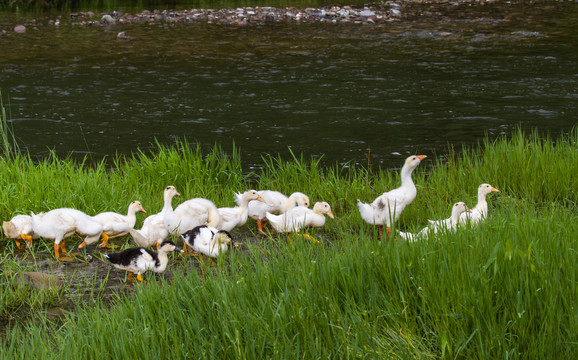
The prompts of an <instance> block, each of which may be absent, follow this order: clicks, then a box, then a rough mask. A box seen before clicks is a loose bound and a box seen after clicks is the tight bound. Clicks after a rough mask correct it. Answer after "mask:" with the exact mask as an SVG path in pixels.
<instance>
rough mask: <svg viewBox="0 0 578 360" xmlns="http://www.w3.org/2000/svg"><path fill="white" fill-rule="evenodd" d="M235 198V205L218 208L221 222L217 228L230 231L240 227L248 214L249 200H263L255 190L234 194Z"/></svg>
mask: <svg viewBox="0 0 578 360" xmlns="http://www.w3.org/2000/svg"><path fill="white" fill-rule="evenodd" d="M235 197H236V198H237V199H236V201H237V205H238V206H236V207H222V208H218V209H217V210H218V211H219V215H221V219H222V223H221V225H220V226H219V229H221V230H225V231H231V230H233V229H234V228H236V227H241V226H243V225H245V223H246V222H247V218H248V216H249V202H250V201H252V200H257V201H261V202H265V200H263V198H262V197H261V195H259V193H258V192H257V191H255V190H247V191H245V192H244V193H242V194H235Z"/></svg>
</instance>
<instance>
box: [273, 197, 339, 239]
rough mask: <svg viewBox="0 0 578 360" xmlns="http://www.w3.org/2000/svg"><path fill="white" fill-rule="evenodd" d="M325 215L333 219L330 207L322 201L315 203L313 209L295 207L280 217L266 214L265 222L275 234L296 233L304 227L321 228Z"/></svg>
mask: <svg viewBox="0 0 578 360" xmlns="http://www.w3.org/2000/svg"><path fill="white" fill-rule="evenodd" d="M324 214H325V215H327V216H329V217H330V218H332V219H334V218H335V217H334V216H333V213H332V212H331V207H330V206H329V204H328V203H326V202H324V201H319V202H316V203H315V205H314V206H313V209H309V208H307V207H305V206H297V207H294V208H292V209H289V210H287V211H286V212H285V213H283V214H281V215H274V214H271V213H270V212H268V213H267V220H269V222H270V223H271V226H273V228H274V229H275V231H277V232H282V233H284V232H297V231H299V230H301V229H302V228H304V227H321V226H323V225H325V216H324Z"/></svg>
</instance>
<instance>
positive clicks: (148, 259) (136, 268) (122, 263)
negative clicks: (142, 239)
mask: <svg viewBox="0 0 578 360" xmlns="http://www.w3.org/2000/svg"><path fill="white" fill-rule="evenodd" d="M172 251H177V252H182V250H181V249H179V248H178V247H176V246H175V244H174V243H173V242H172V241H170V240H168V241H164V242H163V243H162V244H161V245H160V246H159V251H158V253H155V252H154V251H151V250H149V249H147V248H144V247H135V248H130V249H126V250H123V251H121V252H118V253H113V254H104V257H105V258H106V259H107V260H108V261H109V262H110V263H111V264H112V265H113V266H114V267H116V268H117V269H120V270H125V271H128V272H130V273H131V274H137V276H136V279H137V280H138V281H142V274H143V273H144V272H146V271H148V270H152V271H154V272H155V273H162V272H164V271H165V270H166V269H167V265H168V263H169V256H168V253H169V252H172Z"/></svg>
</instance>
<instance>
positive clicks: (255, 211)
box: [249, 190, 309, 233]
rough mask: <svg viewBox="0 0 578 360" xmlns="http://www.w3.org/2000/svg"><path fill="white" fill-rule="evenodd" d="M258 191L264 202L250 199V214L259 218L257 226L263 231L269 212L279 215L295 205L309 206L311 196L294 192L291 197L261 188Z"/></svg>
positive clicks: (256, 218)
mask: <svg viewBox="0 0 578 360" xmlns="http://www.w3.org/2000/svg"><path fill="white" fill-rule="evenodd" d="M258 193H259V195H260V196H261V198H263V200H264V202H262V201H255V200H253V201H250V202H249V216H250V217H251V218H252V219H255V220H257V228H258V229H259V232H261V233H264V231H265V225H266V223H267V212H269V213H271V214H274V215H279V214H283V213H284V212H286V211H287V210H289V209H291V208H294V207H295V206H304V207H309V197H308V196H307V195H305V194H303V193H301V192H294V193H293V194H291V195H290V196H289V197H287V196H285V195H283V194H282V193H280V192H278V191H273V190H261V191H258Z"/></svg>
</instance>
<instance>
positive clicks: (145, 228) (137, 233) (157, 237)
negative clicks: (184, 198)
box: [128, 186, 180, 249]
mask: <svg viewBox="0 0 578 360" xmlns="http://www.w3.org/2000/svg"><path fill="white" fill-rule="evenodd" d="M179 195H180V194H179V193H178V192H177V190H176V189H175V187H174V186H167V187H166V188H165V189H164V191H163V201H164V205H163V209H162V210H161V212H159V213H157V214H154V215H151V216H149V217H147V218H146V219H145V220H144V222H143V224H142V227H141V229H140V230H137V229H132V228H131V229H129V230H128V231H129V232H130V234H131V235H132V237H133V239H134V241H135V242H136V243H137V245H138V246H142V247H149V246H153V245H155V244H156V246H157V249H158V247H159V246H160V244H161V243H162V242H163V241H164V240H165V239H166V238H167V237H168V236H169V231H168V230H167V227H166V225H165V213H167V212H169V211H172V210H173V207H172V205H171V202H172V199H173V197H174V196H179Z"/></svg>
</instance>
